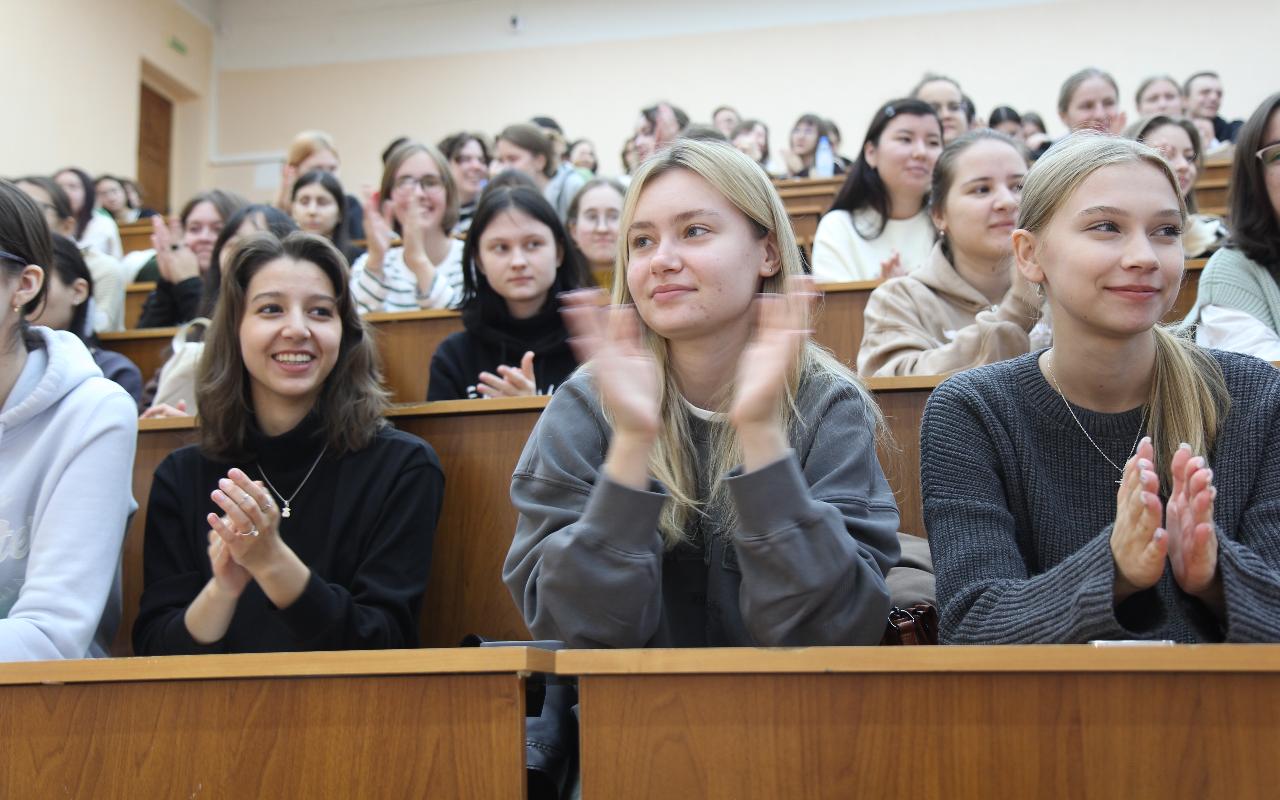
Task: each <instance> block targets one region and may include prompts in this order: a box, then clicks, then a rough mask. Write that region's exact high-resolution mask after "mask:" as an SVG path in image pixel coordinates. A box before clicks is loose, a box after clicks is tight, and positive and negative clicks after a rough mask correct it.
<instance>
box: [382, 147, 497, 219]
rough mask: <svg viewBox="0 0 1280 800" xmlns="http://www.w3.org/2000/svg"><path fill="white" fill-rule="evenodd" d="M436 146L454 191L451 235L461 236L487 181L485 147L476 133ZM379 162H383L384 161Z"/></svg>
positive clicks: (487, 165)
mask: <svg viewBox="0 0 1280 800" xmlns="http://www.w3.org/2000/svg"><path fill="white" fill-rule="evenodd" d="M403 143H404V142H401V144H403ZM436 147H437V148H438V149H439V150H440V153H441V154H442V155H444V157H445V158H447V159H448V160H449V171H450V172H451V173H452V174H453V185H454V187H455V188H456V189H457V190H458V223H457V225H456V226H455V227H454V231H453V232H454V233H463V232H465V231H466V230H467V229H468V228H470V227H471V217H473V216H474V215H475V213H476V204H477V203H479V202H480V192H482V191H484V186H485V184H486V183H488V181H489V145H488V143H487V142H486V141H485V138H484V137H483V136H481V135H480V134H478V133H468V132H466V131H462V132H460V133H455V134H453V135H452V136H446V137H444V138H443V139H441V140H440V143H439V144H438V145H436ZM382 161H383V163H386V158H383V159H382Z"/></svg>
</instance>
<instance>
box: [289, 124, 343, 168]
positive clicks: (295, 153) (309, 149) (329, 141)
mask: <svg viewBox="0 0 1280 800" xmlns="http://www.w3.org/2000/svg"><path fill="white" fill-rule="evenodd" d="M321 150H328V151H329V152H330V153H333V155H334V157H336V158H341V156H339V155H338V146H337V145H336V144H334V142H333V137H332V136H330V135H329V134H327V133H325V132H324V131H303V132H302V133H299V134H298V135H297V136H295V137H293V141H292V142H290V143H289V150H288V152H287V153H285V157H284V160H285V163H286V164H288V165H289V166H291V167H296V166H298V165H299V164H301V163H302V162H303V161H306V160H307V159H308V158H310V157H311V156H313V155H315V154H316V153H318V152H320V151H321Z"/></svg>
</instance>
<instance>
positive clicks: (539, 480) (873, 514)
mask: <svg viewBox="0 0 1280 800" xmlns="http://www.w3.org/2000/svg"><path fill="white" fill-rule="evenodd" d="M621 228H622V235H623V236H624V237H625V240H624V241H625V244H624V246H623V247H622V248H621V249H620V255H619V265H618V271H617V276H616V277H615V279H614V296H613V299H614V302H615V304H616V305H614V306H612V307H610V308H607V309H606V308H601V307H599V306H598V302H600V301H602V299H603V298H602V297H599V296H598V295H593V294H592V293H584V294H579V295H577V296H571V297H570V299H569V300H568V301H567V303H568V310H567V312H566V314H567V317H568V322H569V325H570V331H571V333H573V335H574V336H575V337H576V338H575V340H574V341H575V342H576V344H577V347H578V352H579V354H580V360H582V361H589V362H590V363H589V364H588V365H587V366H586V367H585V368H584V369H582V370H580V371H579V372H578V373H577V374H576V375H575V376H574V377H573V378H571V379H570V380H569V381H568V382H567V383H565V384H564V385H563V386H562V387H561V388H560V389H559V390H558V391H557V392H556V394H555V396H554V398H553V399H552V401H551V403H550V405H549V406H548V407H547V410H546V411H545V412H544V413H543V416H542V418H541V420H540V421H539V423H538V426H537V427H536V428H535V430H534V432H533V434H532V436H531V437H530V439H529V443H528V444H527V445H526V446H525V451H524V454H523V455H522V456H521V459H520V462H519V464H518V465H517V467H516V471H515V475H514V477H513V480H512V489H511V494H512V499H513V502H514V503H515V506H516V508H517V510H518V511H519V512H520V517H519V522H518V524H517V529H516V533H515V539H514V541H513V542H512V545H511V550H510V552H509V553H508V556H507V562H506V564H505V566H504V569H503V579H504V580H505V581H506V584H507V587H508V589H510V590H511V593H512V596H513V598H514V599H515V601H516V604H517V605H518V606H519V607H520V608H521V610H522V611H523V613H524V618H525V621H526V622H527V623H528V625H529V629H530V630H531V631H532V632H533V634H534V635H535V636H536V637H539V638H556V639H562V640H565V641H566V642H568V643H569V644H570V646H574V647H662V646H714V645H830V644H871V643H874V642H876V641H878V640H879V638H880V635H881V633H882V632H883V628H884V614H885V612H886V611H887V609H888V606H889V593H888V590H887V589H886V586H885V581H884V578H883V575H884V573H885V572H886V571H887V570H888V568H889V567H890V566H892V565H893V564H894V563H896V560H897V558H898V544H897V542H896V537H895V531H896V530H897V526H898V511H897V507H896V505H895V504H894V500H893V494H892V492H891V491H890V489H889V486H888V484H887V483H886V481H885V478H884V475H883V474H882V473H881V470H880V465H879V463H878V461H877V460H876V451H875V438H876V429H877V425H878V424H879V413H878V411H877V409H876V407H875V405H874V402H873V401H872V400H871V398H870V397H869V396H868V394H867V393H866V391H865V390H864V389H863V388H862V386H861V384H860V383H859V382H858V380H857V379H856V378H855V377H854V376H853V375H852V374H850V373H849V372H848V371H847V370H846V369H844V368H843V367H841V366H840V365H839V364H838V363H837V362H836V361H835V360H834V359H833V358H832V357H831V355H830V354H829V353H827V352H826V351H824V350H822V349H821V348H820V347H818V346H817V345H815V344H813V343H812V342H811V341H810V340H809V339H808V336H807V329H808V312H809V306H810V301H811V299H812V289H811V286H812V284H811V283H810V282H809V281H808V280H806V279H804V278H803V277H802V271H801V266H800V263H799V258H798V248H797V247H796V244H795V239H794V236H793V234H792V232H791V228H790V226H789V225H788V224H787V216H786V210H785V209H784V208H783V206H782V203H781V201H780V199H779V198H778V195H777V193H776V192H775V191H774V190H773V189H772V186H771V185H770V183H769V181H768V179H767V178H766V177H765V175H764V173H763V172H761V171H760V169H759V168H758V167H757V166H756V165H755V163H754V162H753V161H752V160H751V159H750V158H749V157H748V156H745V155H743V154H742V153H739V152H738V151H736V150H734V149H732V148H731V147H730V146H728V145H726V144H717V143H710V142H694V141H688V140H681V141H678V142H676V143H675V144H674V145H672V146H670V147H669V148H667V149H665V150H663V151H661V152H660V153H658V154H657V155H655V156H653V157H652V158H650V159H649V160H648V161H646V162H645V163H644V165H643V166H641V168H640V169H639V171H638V172H637V174H636V176H635V179H634V182H633V184H632V187H631V190H630V192H629V194H628V196H627V202H626V205H625V206H624V209H623V215H622V224H621ZM784 287H785V288H784ZM762 293H763V294H762Z"/></svg>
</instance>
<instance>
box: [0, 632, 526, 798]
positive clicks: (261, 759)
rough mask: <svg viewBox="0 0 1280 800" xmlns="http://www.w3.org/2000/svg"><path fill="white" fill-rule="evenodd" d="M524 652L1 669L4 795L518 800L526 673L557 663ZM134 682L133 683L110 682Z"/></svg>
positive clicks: (184, 659) (72, 664)
mask: <svg viewBox="0 0 1280 800" xmlns="http://www.w3.org/2000/svg"><path fill="white" fill-rule="evenodd" d="M455 652H456V651H455ZM529 652H530V651H526V650H524V649H523V648H512V649H511V651H507V652H503V651H490V650H487V651H474V650H472V651H462V652H461V653H459V656H460V657H458V658H453V657H452V654H449V653H432V652H431V651H385V652H365V653H357V652H350V653H321V654H312V653H297V654H293V653H290V654H273V655H270V656H197V657H177V658H168V659H136V660H135V659H129V660H121V661H116V662H114V663H111V662H101V663H103V664H104V665H106V666H107V667H108V669H106V670H101V669H96V668H95V667H96V666H97V662H92V663H90V662H64V663H62V664H53V665H51V664H49V663H47V662H46V663H40V664H31V665H20V666H27V667H34V668H47V667H50V666H53V667H54V669H53V670H52V672H53V673H54V674H58V675H61V676H62V677H63V679H65V680H68V681H69V682H67V683H65V684H41V683H32V682H30V679H26V680H23V679H22V678H21V676H19V677H18V678H16V679H15V678H13V677H12V676H9V675H8V674H7V665H6V667H4V668H0V682H3V683H6V684H9V685H4V686H0V698H3V700H2V701H0V702H2V703H3V708H4V709H5V713H4V714H3V715H0V737H3V742H4V747H3V752H4V754H3V756H0V764H2V765H3V766H0V795H2V796H4V797H64V796H66V797H106V796H116V797H126V796H128V797H335V798H336V797H388V798H391V797H395V798H399V797H427V796H430V797H459V798H461V797H468V798H469V797H524V788H525V774H524V712H525V708H524V682H523V678H522V677H521V674H522V673H524V672H527V671H529V670H530V669H531V668H541V669H545V668H546V665H545V664H543V665H541V666H539V663H540V662H550V661H551V659H550V658H549V656H550V654H549V653H539V655H541V656H544V657H543V658H532V657H530V656H527V655H526V656H524V657H520V656H521V654H525V653H529ZM475 654H479V656H477V655H475ZM482 657H491V658H492V662H491V663H490V664H489V665H485V664H481V663H479V660H480V658H482ZM313 661H320V662H322V663H323V665H324V667H325V669H323V670H320V671H314V670H312V669H311V667H310V664H311V662H313ZM452 661H457V662H458V663H457V664H456V665H455V664H453V663H450V662H452ZM170 662H173V663H170ZM193 662H198V663H193ZM384 662H389V663H385V664H384ZM244 664H250V665H253V666H250V667H245V666H242V665H244ZM258 665H265V668H262V667H260V666H258ZM127 670H132V671H135V672H137V673H138V675H139V677H136V678H135V677H130V676H127V675H125V676H114V677H112V676H110V675H108V673H110V672H122V671H127ZM193 670H194V671H196V672H199V673H203V674H201V675H200V677H198V678H194V679H193V678H192V677H190V676H189V675H188V673H189V672H191V671H193ZM44 680H45V681H48V680H50V678H49V677H48V676H46V677H45V678H44Z"/></svg>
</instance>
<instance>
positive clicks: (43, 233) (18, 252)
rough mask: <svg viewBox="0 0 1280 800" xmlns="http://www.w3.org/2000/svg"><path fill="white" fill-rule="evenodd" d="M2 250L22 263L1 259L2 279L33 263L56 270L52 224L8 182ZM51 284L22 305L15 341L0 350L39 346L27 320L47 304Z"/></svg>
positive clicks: (0, 228) (3, 195) (1, 191)
mask: <svg viewBox="0 0 1280 800" xmlns="http://www.w3.org/2000/svg"><path fill="white" fill-rule="evenodd" d="M0 250H4V251H5V252H6V253H9V254H11V255H14V256H17V257H18V259H19V260H21V261H22V262H23V263H21V264H19V263H17V262H16V261H12V260H10V259H8V258H0V280H6V281H12V280H16V279H17V277H18V276H19V275H21V274H22V271H23V270H24V269H26V268H27V266H28V265H32V264H34V265H36V266H38V267H42V268H43V269H44V270H45V271H46V272H48V271H49V270H50V269H52V267H53V239H52V238H51V236H50V234H49V223H48V222H46V221H45V218H44V212H43V211H41V210H40V206H38V205H36V201H35V200H32V199H31V197H30V196H28V195H27V193H26V192H24V191H22V190H21V189H19V188H18V187H17V186H14V185H13V184H12V183H10V182H9V181H6V180H0ZM48 283H49V280H48V278H47V277H46V278H45V280H44V282H43V283H41V284H40V289H39V291H37V292H36V294H35V296H34V297H32V298H31V299H30V300H28V301H27V302H26V304H25V305H23V306H22V309H21V316H20V317H18V324H17V325H16V326H15V327H14V332H15V333H16V337H15V340H14V341H10V342H0V349H2V350H4V351H8V350H10V349H12V348H13V347H14V346H15V345H16V343H17V342H18V341H21V342H23V343H24V344H25V345H26V347H27V349H28V350H31V349H33V348H35V347H37V346H38V345H39V342H40V339H39V338H37V337H35V336H33V335H31V334H30V333H29V331H28V330H27V320H26V317H27V315H28V314H33V313H35V311H36V309H38V308H40V307H41V305H42V304H43V303H44V293H45V287H46V286H48Z"/></svg>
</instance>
